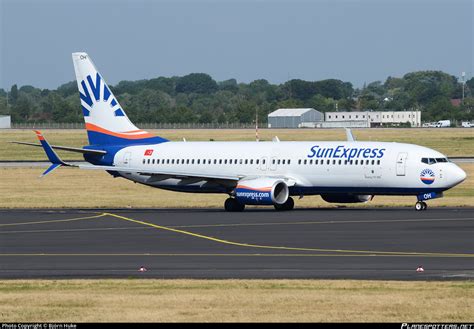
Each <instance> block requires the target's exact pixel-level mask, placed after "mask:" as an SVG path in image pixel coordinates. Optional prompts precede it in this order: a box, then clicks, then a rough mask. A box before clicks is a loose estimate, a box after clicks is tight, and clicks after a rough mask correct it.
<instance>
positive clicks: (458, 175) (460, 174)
mask: <svg viewBox="0 0 474 329" xmlns="http://www.w3.org/2000/svg"><path fill="white" fill-rule="evenodd" d="M452 175H453V176H452V177H453V179H454V184H456V185H457V184H459V183H461V182H462V181H464V180H465V179H466V177H467V175H466V172H465V171H464V170H462V169H461V168H459V167H457V168H456V169H455V170H454V172H453V174H452Z"/></svg>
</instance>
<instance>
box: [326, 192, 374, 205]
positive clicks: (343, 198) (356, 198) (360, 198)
mask: <svg viewBox="0 0 474 329" xmlns="http://www.w3.org/2000/svg"><path fill="white" fill-rule="evenodd" d="M321 198H323V200H324V201H326V202H331V203H359V202H367V201H370V200H372V195H363V194H349V193H334V194H333V193H331V194H321Z"/></svg>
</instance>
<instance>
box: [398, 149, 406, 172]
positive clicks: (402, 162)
mask: <svg viewBox="0 0 474 329" xmlns="http://www.w3.org/2000/svg"><path fill="white" fill-rule="evenodd" d="M407 156H408V153H406V152H400V153H398V155H397V169H396V171H397V176H405V173H406V165H407Z"/></svg>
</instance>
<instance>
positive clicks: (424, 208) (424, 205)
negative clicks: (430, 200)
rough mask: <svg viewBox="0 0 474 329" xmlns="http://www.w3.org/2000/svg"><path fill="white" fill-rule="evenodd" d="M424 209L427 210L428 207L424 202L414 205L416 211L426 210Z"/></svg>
mask: <svg viewBox="0 0 474 329" xmlns="http://www.w3.org/2000/svg"><path fill="white" fill-rule="evenodd" d="M426 208H428V205H427V204H426V202H423V201H418V202H417V203H416V204H415V209H416V211H421V210H426Z"/></svg>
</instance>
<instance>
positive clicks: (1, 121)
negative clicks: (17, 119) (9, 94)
mask: <svg viewBox="0 0 474 329" xmlns="http://www.w3.org/2000/svg"><path fill="white" fill-rule="evenodd" d="M11 124H12V120H11V117H10V116H9V115H0V129H3V128H11Z"/></svg>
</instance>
